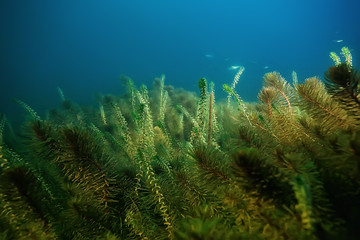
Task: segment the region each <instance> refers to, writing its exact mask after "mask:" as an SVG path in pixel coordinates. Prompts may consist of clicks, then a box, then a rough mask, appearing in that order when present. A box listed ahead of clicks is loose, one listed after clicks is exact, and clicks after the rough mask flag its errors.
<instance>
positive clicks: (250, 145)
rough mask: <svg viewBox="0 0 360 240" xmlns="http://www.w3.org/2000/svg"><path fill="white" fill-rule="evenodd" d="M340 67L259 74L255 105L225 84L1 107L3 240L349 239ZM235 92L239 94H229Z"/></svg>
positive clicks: (355, 158)
mask: <svg viewBox="0 0 360 240" xmlns="http://www.w3.org/2000/svg"><path fill="white" fill-rule="evenodd" d="M341 54H342V56H343V57H344V58H345V62H344V63H341V58H340V57H339V56H338V55H337V54H336V53H331V58H332V59H333V60H334V64H335V65H334V66H331V67H330V68H329V70H328V71H327V72H326V73H325V81H322V80H320V79H319V78H317V77H311V78H308V79H306V80H305V81H304V82H303V83H299V82H298V80H297V76H296V73H295V72H293V84H290V83H289V82H288V81H286V80H285V78H283V77H282V76H281V75H280V73H278V72H270V73H267V74H265V76H264V78H263V81H264V86H263V88H262V89H261V90H260V92H259V94H258V102H257V103H247V102H245V101H243V100H242V98H241V97H240V96H239V94H238V93H237V91H236V85H237V83H238V80H239V78H240V76H241V75H242V73H243V71H244V70H245V69H244V68H243V67H241V68H240V69H239V71H238V72H237V74H236V75H235V77H234V80H233V83H232V85H230V86H229V85H227V84H224V85H223V89H224V90H225V91H226V92H227V93H228V98H227V99H225V101H221V100H216V101H215V92H214V83H211V82H210V83H208V82H207V80H206V79H205V78H201V79H200V80H199V82H198V87H199V96H197V94H195V93H192V92H188V91H185V90H184V89H178V88H174V87H172V86H169V85H165V76H164V75H162V76H161V77H160V78H157V79H155V80H154V84H153V86H152V88H150V89H148V88H147V87H146V86H144V85H142V86H140V87H137V86H135V84H134V83H133V81H132V80H131V79H130V78H128V77H122V81H123V83H124V85H125V88H126V92H125V93H124V94H123V95H119V96H114V95H98V97H97V101H98V106H97V107H93V108H90V107H84V106H81V105H77V104H76V103H73V102H72V101H71V100H69V99H68V98H66V97H65V95H64V93H63V91H62V90H61V89H60V88H58V91H59V95H60V101H61V104H60V106H59V108H56V109H51V110H49V111H48V113H47V114H46V116H45V117H42V116H40V115H39V114H37V112H36V111H35V110H34V109H32V108H31V107H30V106H29V105H28V104H26V103H24V102H23V101H21V100H17V101H16V103H17V104H18V105H20V106H21V107H22V108H23V109H24V110H25V113H26V118H25V120H24V123H23V126H22V127H21V129H19V130H16V131H14V130H13V129H12V126H11V123H10V122H9V121H8V120H7V119H6V117H5V115H0V239H4V240H5V239H6V240H11V239H109V240H110V239H111V240H115V239H229V240H230V239H307V240H309V239H357V238H358V236H359V235H360V232H359V228H358V219H359V218H360V209H359V206H358V205H359V203H360V191H359V189H360V129H359V127H360V126H359V125H360V124H359V117H360V89H359V84H360V77H359V74H358V72H357V71H356V70H355V68H354V67H353V65H352V57H351V54H350V51H349V50H348V49H347V48H343V49H342V53H341ZM231 99H233V100H234V101H231Z"/></svg>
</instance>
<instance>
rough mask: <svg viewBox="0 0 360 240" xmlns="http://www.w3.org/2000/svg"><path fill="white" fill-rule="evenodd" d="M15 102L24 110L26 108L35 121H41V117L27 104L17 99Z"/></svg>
mask: <svg viewBox="0 0 360 240" xmlns="http://www.w3.org/2000/svg"><path fill="white" fill-rule="evenodd" d="M15 102H16V103H17V104H18V105H20V106H21V107H22V108H24V109H25V110H26V111H27V112H28V113H29V115H30V116H31V117H32V118H33V119H35V120H40V117H39V115H38V114H37V113H36V112H35V111H34V109H32V108H31V107H30V106H29V105H27V104H26V103H24V102H23V101H21V100H19V99H16V100H15Z"/></svg>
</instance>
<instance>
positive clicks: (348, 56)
mask: <svg viewBox="0 0 360 240" xmlns="http://www.w3.org/2000/svg"><path fill="white" fill-rule="evenodd" d="M341 55H342V56H343V57H344V58H345V63H346V64H347V65H348V67H349V68H352V67H353V65H352V56H351V53H350V50H349V48H347V47H342V48H341Z"/></svg>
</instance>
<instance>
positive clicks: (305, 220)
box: [293, 175, 314, 230]
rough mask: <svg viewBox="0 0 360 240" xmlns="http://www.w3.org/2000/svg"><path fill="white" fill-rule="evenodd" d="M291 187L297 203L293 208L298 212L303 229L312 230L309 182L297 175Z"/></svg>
mask: <svg viewBox="0 0 360 240" xmlns="http://www.w3.org/2000/svg"><path fill="white" fill-rule="evenodd" d="M293 189H294V192H295V196H296V199H297V201H298V203H297V204H296V206H295V209H296V210H297V211H298V212H299V213H300V216H301V222H302V225H303V227H304V228H305V229H309V230H312V229H313V227H314V226H313V225H314V219H313V216H312V215H313V213H312V196H311V189H310V186H309V183H307V182H306V179H305V178H304V177H303V176H301V175H297V176H296V177H295V179H294V181H293Z"/></svg>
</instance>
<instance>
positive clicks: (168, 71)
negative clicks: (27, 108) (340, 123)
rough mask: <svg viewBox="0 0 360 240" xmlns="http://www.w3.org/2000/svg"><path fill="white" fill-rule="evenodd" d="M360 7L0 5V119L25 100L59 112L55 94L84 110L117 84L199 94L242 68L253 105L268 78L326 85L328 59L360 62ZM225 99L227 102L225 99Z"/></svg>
mask: <svg viewBox="0 0 360 240" xmlns="http://www.w3.org/2000/svg"><path fill="white" fill-rule="evenodd" d="M359 5H360V3H359V1H356V0H328V1H325V0H318V1H310V0H305V1H297V0H296V1H284V0H273V1H259V0H257V1H250V0H242V1H236V0H226V1H214V0H206V1H201V0H197V1H187V0H185V1H166V0H156V1H149V0H132V1H129V0H122V1H114V0H109V1H94V0H90V1H69V0H64V1H41V0H32V1H18V0H3V1H1V3H0V31H1V38H0V83H1V94H0V112H2V113H6V114H7V115H8V117H9V118H10V119H13V120H14V119H18V116H19V114H21V113H22V112H21V109H19V108H18V107H17V106H15V105H14V104H13V99H14V98H16V99H21V100H23V101H25V102H27V103H28V104H29V105H31V106H32V107H33V108H35V109H36V110H37V111H38V112H39V113H43V112H44V110H45V109H48V108H51V107H55V106H57V105H58V104H59V99H58V98H56V97H54V96H55V95H57V90H56V88H57V87H60V88H61V89H62V90H63V91H64V93H65V94H66V95H67V96H68V97H69V98H71V99H73V100H74V101H76V102H79V103H93V101H94V95H95V94H96V93H99V92H101V93H119V92H123V87H122V86H121V84H119V82H120V81H119V76H120V75H122V74H125V75H127V76H129V77H131V78H132V79H134V81H135V82H136V83H144V84H149V83H151V82H152V80H153V79H154V78H155V77H158V76H160V75H161V74H165V75H166V82H167V84H171V85H174V86H176V87H183V88H185V89H187V90H193V91H196V89H197V86H196V85H197V80H198V79H199V78H201V77H205V78H207V79H208V80H210V81H213V82H214V83H215V86H216V89H217V94H219V95H218V97H220V96H222V94H224V93H223V91H222V89H221V86H222V84H224V83H230V82H231V81H232V79H233V77H234V75H235V73H236V69H231V66H244V67H245V72H244V74H243V76H242V79H241V82H240V84H239V86H238V92H239V94H240V95H241V97H242V98H243V99H245V100H247V101H255V100H256V96H257V92H258V90H259V89H260V87H261V82H262V76H263V74H264V73H266V72H269V71H278V72H281V73H282V74H283V76H284V77H285V78H286V79H289V78H290V77H291V72H292V71H293V70H294V71H296V72H297V74H298V77H299V79H300V80H303V79H304V78H307V77H311V76H319V77H323V73H324V71H325V70H326V69H327V67H328V66H329V64H331V59H330V58H329V57H328V54H329V52H331V51H337V52H338V51H340V48H341V47H342V46H348V47H349V48H350V50H351V53H352V55H353V59H354V64H355V65H356V64H358V63H359V62H360V59H359V42H360V41H359V40H360V37H359V36H360V34H359V27H358V23H359V20H360V17H359V14H358V12H359ZM224 95H225V94H224Z"/></svg>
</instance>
